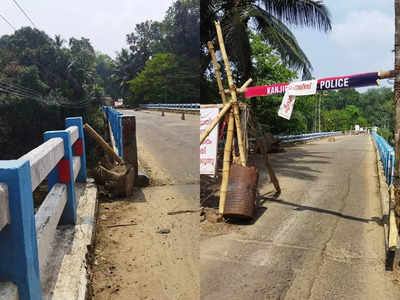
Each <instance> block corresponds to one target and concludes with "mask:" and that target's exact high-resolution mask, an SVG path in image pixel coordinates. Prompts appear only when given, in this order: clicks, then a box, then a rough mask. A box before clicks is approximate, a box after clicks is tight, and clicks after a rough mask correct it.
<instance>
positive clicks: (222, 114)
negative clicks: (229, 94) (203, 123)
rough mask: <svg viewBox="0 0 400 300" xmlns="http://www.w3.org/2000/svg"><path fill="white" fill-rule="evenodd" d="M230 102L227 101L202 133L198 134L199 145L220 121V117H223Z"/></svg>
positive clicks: (230, 104) (229, 106)
mask: <svg viewBox="0 0 400 300" xmlns="http://www.w3.org/2000/svg"><path fill="white" fill-rule="evenodd" d="M231 106H232V102H228V103H227V104H225V106H224V108H223V109H222V110H221V111H220V112H219V114H218V116H217V118H216V119H215V120H214V121H213V122H212V123H211V124H210V126H208V128H207V129H206V130H205V131H204V132H203V134H202V135H201V136H200V145H201V144H202V143H203V142H204V140H205V139H206V137H207V136H208V135H209V134H210V132H211V131H212V130H213V129H214V127H215V126H216V125H217V124H218V123H219V121H221V119H222V118H223V117H224V115H225V113H226V112H227V111H228V110H229V109H230V108H231Z"/></svg>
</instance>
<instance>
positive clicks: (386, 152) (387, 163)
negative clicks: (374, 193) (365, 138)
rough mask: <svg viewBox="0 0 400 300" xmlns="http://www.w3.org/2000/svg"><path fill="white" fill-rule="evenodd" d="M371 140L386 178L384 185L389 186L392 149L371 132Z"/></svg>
mask: <svg viewBox="0 0 400 300" xmlns="http://www.w3.org/2000/svg"><path fill="white" fill-rule="evenodd" d="M372 138H373V139H374V141H375V143H376V146H377V147H378V152H379V157H380V158H381V161H382V164H383V170H384V173H385V177H386V183H387V184H388V185H391V184H392V183H393V176H394V159H395V154H394V149H393V147H392V146H390V145H389V143H388V142H387V141H386V140H385V139H384V138H383V137H381V136H380V135H379V134H377V133H375V132H373V133H372Z"/></svg>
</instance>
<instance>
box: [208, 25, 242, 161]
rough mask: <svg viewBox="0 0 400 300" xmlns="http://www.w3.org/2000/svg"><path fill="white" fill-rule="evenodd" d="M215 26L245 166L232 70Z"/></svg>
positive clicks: (220, 34)
mask: <svg viewBox="0 0 400 300" xmlns="http://www.w3.org/2000/svg"><path fill="white" fill-rule="evenodd" d="M215 27H216V29H217V36H218V42H219V48H220V51H221V54H222V59H223V60H224V64H225V71H226V75H227V77H228V84H229V91H230V93H231V97H232V101H233V115H234V119H235V125H236V134H237V139H238V147H239V153H240V161H241V163H242V166H243V167H245V166H246V156H245V154H244V148H243V135H242V128H241V126H240V117H239V105H238V103H237V96H236V86H235V85H234V83H233V79H232V71H231V68H230V66H229V60H228V56H227V54H226V49H225V44H224V39H223V36H222V30H221V25H220V23H219V22H215Z"/></svg>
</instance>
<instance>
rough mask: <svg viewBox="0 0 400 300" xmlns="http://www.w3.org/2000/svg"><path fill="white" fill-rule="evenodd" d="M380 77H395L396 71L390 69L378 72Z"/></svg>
mask: <svg viewBox="0 0 400 300" xmlns="http://www.w3.org/2000/svg"><path fill="white" fill-rule="evenodd" d="M378 77H379V78H380V79H386V78H394V77H396V73H395V71H394V70H390V71H379V72H378Z"/></svg>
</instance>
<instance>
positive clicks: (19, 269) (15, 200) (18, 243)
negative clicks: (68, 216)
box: [0, 160, 42, 300]
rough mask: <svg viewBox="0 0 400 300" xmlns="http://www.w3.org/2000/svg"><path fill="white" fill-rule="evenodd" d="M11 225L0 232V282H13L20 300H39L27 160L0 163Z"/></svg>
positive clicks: (29, 175)
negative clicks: (6, 192)
mask: <svg viewBox="0 0 400 300" xmlns="http://www.w3.org/2000/svg"><path fill="white" fill-rule="evenodd" d="M0 182H3V183H5V184H7V187H8V195H9V196H8V197H9V206H10V219H11V222H10V224H8V225H7V226H5V227H4V228H3V230H1V231H0V281H13V282H15V283H16V284H17V286H18V293H19V299H20V300H41V299H42V296H41V286H40V274H39V259H38V247H37V237H36V227H35V213H34V208H33V198H32V182H31V168H30V164H29V161H26V160H8V161H0Z"/></svg>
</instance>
